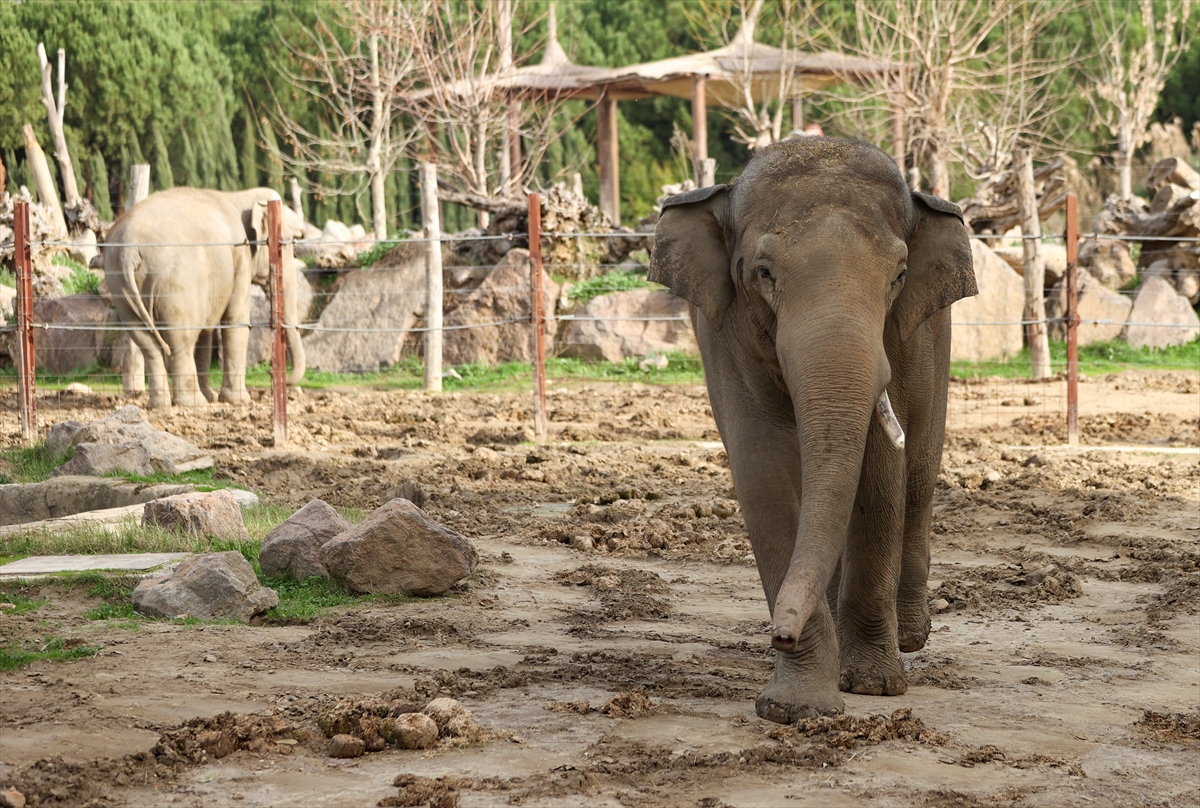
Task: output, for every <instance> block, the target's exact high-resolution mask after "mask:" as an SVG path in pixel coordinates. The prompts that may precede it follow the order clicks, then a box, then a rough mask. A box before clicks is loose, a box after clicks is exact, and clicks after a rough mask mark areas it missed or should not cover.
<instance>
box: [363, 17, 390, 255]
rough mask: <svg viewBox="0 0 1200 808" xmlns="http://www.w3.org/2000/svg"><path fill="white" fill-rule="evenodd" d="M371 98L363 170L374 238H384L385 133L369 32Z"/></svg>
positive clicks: (375, 42) (375, 40)
mask: <svg viewBox="0 0 1200 808" xmlns="http://www.w3.org/2000/svg"><path fill="white" fill-rule="evenodd" d="M370 48H371V101H372V104H371V106H372V111H373V113H374V116H375V117H374V119H373V120H372V122H371V148H370V151H368V152H367V173H368V174H369V175H370V177H371V222H372V228H373V229H374V231H375V240H376V241H383V240H384V239H386V238H387V192H386V188H385V183H386V182H387V177H385V176H384V174H383V165H382V161H381V159H380V153H381V152H382V151H383V139H384V138H385V137H386V136H387V129H386V126H385V123H384V109H383V91H382V89H381V88H380V86H379V35H378V34H371V40H370Z"/></svg>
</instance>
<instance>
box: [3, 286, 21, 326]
mask: <svg viewBox="0 0 1200 808" xmlns="http://www.w3.org/2000/svg"><path fill="white" fill-rule="evenodd" d="M16 317H17V290H16V289H14V288H13V287H11V286H4V285H2V284H0V323H5V322H8V320H10V319H12V320H15V319H16Z"/></svg>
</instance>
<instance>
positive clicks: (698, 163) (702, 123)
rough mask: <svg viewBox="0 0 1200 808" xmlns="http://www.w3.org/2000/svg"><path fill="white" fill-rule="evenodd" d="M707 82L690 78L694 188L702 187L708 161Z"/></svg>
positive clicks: (697, 77)
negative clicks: (705, 164)
mask: <svg viewBox="0 0 1200 808" xmlns="http://www.w3.org/2000/svg"><path fill="white" fill-rule="evenodd" d="M707 88H708V80H707V79H706V78H705V77H704V76H700V75H696V76H692V170H693V171H694V172H695V177H696V187H697V188H703V187H705V186H704V179H703V178H704V161H705V160H707V159H708V89H707Z"/></svg>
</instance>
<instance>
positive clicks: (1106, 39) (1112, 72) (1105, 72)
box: [1086, 0, 1195, 199]
mask: <svg viewBox="0 0 1200 808" xmlns="http://www.w3.org/2000/svg"><path fill="white" fill-rule="evenodd" d="M1164 4H1165V11H1164V13H1163V16H1162V19H1161V20H1158V19H1156V18H1155V13H1154V2H1153V0H1141V1H1140V4H1139V5H1140V11H1141V15H1140V16H1141V26H1142V30H1141V32H1140V34H1137V35H1136V36H1135V34H1134V32H1133V31H1132V30H1131V29H1132V28H1133V26H1132V25H1131V22H1132V20H1131V19H1130V17H1131V15H1129V14H1127V13H1125V7H1126V6H1125V4H1124V3H1121V4H1116V3H1113V2H1112V0H1109V2H1108V3H1107V4H1106V7H1103V8H1102V9H1101V10H1100V13H1097V14H1095V15H1093V23H1094V25H1095V26H1096V32H1097V38H1098V39H1099V53H1098V58H1097V65H1096V69H1095V71H1094V72H1093V73H1092V74H1091V75H1089V76H1088V86H1087V88H1086V92H1087V96H1088V100H1089V101H1090V102H1091V105H1092V109H1093V110H1094V111H1095V113H1096V117H1097V120H1098V122H1099V124H1100V125H1102V126H1103V127H1104V128H1105V129H1107V130H1108V132H1109V133H1110V134H1111V135H1112V136H1113V138H1114V139H1115V140H1116V143H1117V151H1116V154H1115V155H1114V156H1115V158H1116V161H1117V171H1118V176H1119V189H1118V190H1119V193H1120V195H1121V197H1122V198H1124V199H1129V198H1130V197H1132V196H1133V181H1132V165H1133V153H1134V151H1136V150H1137V148H1138V147H1139V146H1141V145H1142V144H1144V143H1145V142H1146V141H1147V140H1148V139H1149V131H1148V130H1149V126H1150V117H1151V115H1153V113H1154V109H1155V107H1157V106H1158V97H1159V94H1160V93H1161V92H1162V90H1163V87H1164V86H1165V85H1166V81H1167V74H1168V73H1170V71H1171V68H1172V67H1174V66H1175V63H1176V62H1178V61H1179V58H1180V57H1181V56H1182V55H1183V54H1184V53H1186V52H1187V50H1188V48H1189V47H1190V45H1191V39H1192V37H1193V36H1194V34H1195V30H1194V28H1193V27H1192V25H1191V24H1190V18H1191V13H1192V7H1191V0H1165V3H1164ZM1138 36H1141V37H1144V39H1143V41H1142V42H1141V44H1140V45H1136V46H1135V47H1134V48H1133V49H1132V50H1130V49H1129V43H1130V40H1131V39H1134V40H1136V38H1137V37H1138Z"/></svg>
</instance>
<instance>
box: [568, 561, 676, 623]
mask: <svg viewBox="0 0 1200 808" xmlns="http://www.w3.org/2000/svg"><path fill="white" fill-rule="evenodd" d="M555 580H556V581H558V582H559V583H561V584H562V585H563V586H586V587H590V588H591V589H592V590H593V591H594V592H595V593H596V598H597V600H599V601H600V609H599V610H598V611H597V610H594V609H581V610H577V611H576V612H575V614H574V615H573V617H574V619H575V621H576V622H580V621H582V622H585V623H588V622H595V621H597V620H645V619H650V620H665V619H666V618H668V617H670V615H671V607H670V605H669V604H668V603H667V602H666V601H664V600H661V599H660V598H656V597H653V595H652V594H651V593H654V594H661V593H665V592H668V591H670V588H669V587H668V586H667V582H666V581H664V580H663V579H662V578H660V577H659V576H658V575H656V574H655V573H653V572H647V571H646V570H638V569H614V568H609V567H605V566H602V565H600V564H585V565H584V566H582V567H579V568H577V569H574V570H571V571H570V572H563V573H559V574H558V575H557V576H555Z"/></svg>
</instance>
